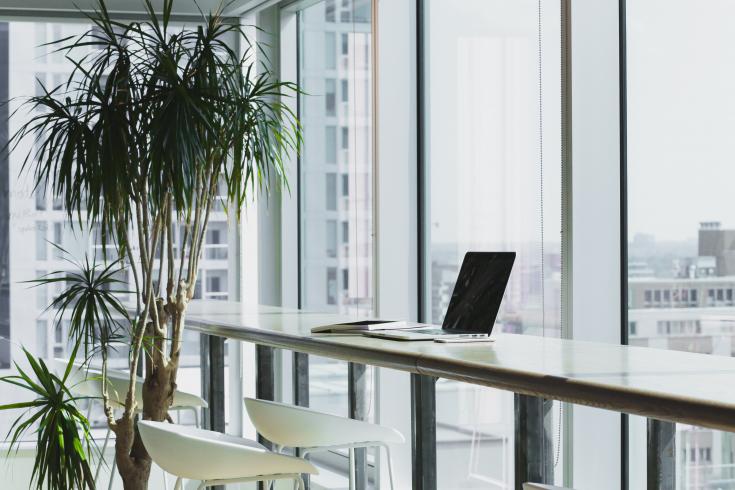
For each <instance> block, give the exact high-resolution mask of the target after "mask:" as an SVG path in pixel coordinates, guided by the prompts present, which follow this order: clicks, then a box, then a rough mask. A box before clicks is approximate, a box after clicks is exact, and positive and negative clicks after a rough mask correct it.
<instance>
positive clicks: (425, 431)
mask: <svg viewBox="0 0 735 490" xmlns="http://www.w3.org/2000/svg"><path fill="white" fill-rule="evenodd" d="M411 450H412V465H413V468H412V471H413V490H436V378H433V377H431V376H424V375H421V374H411Z"/></svg>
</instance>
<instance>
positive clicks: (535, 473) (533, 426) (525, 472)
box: [514, 394, 554, 490]
mask: <svg viewBox="0 0 735 490" xmlns="http://www.w3.org/2000/svg"><path fill="white" fill-rule="evenodd" d="M514 402H515V488H516V490H521V489H522V486H523V484H524V483H526V482H532V483H546V484H553V483H554V445H553V438H552V435H551V434H550V430H551V414H552V410H551V409H552V407H553V401H551V400H545V399H543V398H537V397H534V396H528V395H519V394H516V395H515V400H514Z"/></svg>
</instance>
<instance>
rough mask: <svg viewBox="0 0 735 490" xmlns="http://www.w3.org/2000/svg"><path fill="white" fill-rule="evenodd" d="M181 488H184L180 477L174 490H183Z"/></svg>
mask: <svg viewBox="0 0 735 490" xmlns="http://www.w3.org/2000/svg"><path fill="white" fill-rule="evenodd" d="M181 488H182V486H181V477H178V478H177V479H176V485H174V490H181Z"/></svg>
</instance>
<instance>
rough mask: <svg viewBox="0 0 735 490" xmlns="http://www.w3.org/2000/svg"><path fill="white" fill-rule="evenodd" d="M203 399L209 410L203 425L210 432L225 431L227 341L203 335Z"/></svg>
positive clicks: (203, 415)
mask: <svg viewBox="0 0 735 490" xmlns="http://www.w3.org/2000/svg"><path fill="white" fill-rule="evenodd" d="M200 339H201V344H200V347H201V358H200V359H201V370H202V397H204V399H205V400H207V404H208V405H209V407H208V408H205V409H204V410H203V413H202V425H203V426H204V428H206V429H209V430H215V431H217V432H224V431H225V339H224V337H215V336H213V335H206V334H202V335H201V336H200Z"/></svg>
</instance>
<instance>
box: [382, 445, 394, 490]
mask: <svg viewBox="0 0 735 490" xmlns="http://www.w3.org/2000/svg"><path fill="white" fill-rule="evenodd" d="M383 448H385V455H386V456H387V459H388V479H389V480H390V490H395V488H394V487H393V458H391V456H390V447H388V446H383Z"/></svg>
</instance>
